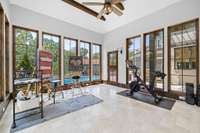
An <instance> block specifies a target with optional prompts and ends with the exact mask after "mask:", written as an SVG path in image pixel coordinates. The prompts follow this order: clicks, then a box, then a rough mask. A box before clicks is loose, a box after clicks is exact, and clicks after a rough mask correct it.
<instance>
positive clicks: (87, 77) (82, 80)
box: [64, 75, 100, 84]
mask: <svg viewBox="0 0 200 133" xmlns="http://www.w3.org/2000/svg"><path fill="white" fill-rule="evenodd" d="M89 80H90V77H89V76H81V77H80V82H84V81H89ZM92 80H100V76H97V75H96V76H92ZM73 82H74V80H73V79H72V78H66V79H64V84H72V83H73Z"/></svg>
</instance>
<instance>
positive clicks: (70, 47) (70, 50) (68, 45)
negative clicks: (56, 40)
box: [64, 39, 77, 84]
mask: <svg viewBox="0 0 200 133" xmlns="http://www.w3.org/2000/svg"><path fill="white" fill-rule="evenodd" d="M76 55H77V41H76V40H72V39H64V84H70V83H73V80H72V79H71V75H70V74H71V73H70V72H69V57H70V56H76Z"/></svg>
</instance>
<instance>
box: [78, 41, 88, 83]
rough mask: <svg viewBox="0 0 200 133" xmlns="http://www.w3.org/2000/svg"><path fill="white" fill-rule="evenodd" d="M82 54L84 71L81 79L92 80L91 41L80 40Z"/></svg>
mask: <svg viewBox="0 0 200 133" xmlns="http://www.w3.org/2000/svg"><path fill="white" fill-rule="evenodd" d="M80 56H83V71H82V73H81V79H80V81H89V80H90V43H87V42H80Z"/></svg>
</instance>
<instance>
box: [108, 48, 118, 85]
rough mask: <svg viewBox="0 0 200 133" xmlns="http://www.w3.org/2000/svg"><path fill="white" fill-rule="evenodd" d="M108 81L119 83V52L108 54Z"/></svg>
mask: <svg viewBox="0 0 200 133" xmlns="http://www.w3.org/2000/svg"><path fill="white" fill-rule="evenodd" d="M108 81H109V82H116V83H117V82H118V51H113V52H109V53H108Z"/></svg>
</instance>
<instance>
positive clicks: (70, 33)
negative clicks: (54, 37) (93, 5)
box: [10, 5, 103, 44]
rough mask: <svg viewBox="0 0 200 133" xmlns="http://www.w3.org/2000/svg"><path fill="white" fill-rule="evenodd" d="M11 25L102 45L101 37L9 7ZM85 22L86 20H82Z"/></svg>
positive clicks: (29, 11)
mask: <svg viewBox="0 0 200 133" xmlns="http://www.w3.org/2000/svg"><path fill="white" fill-rule="evenodd" d="M10 6H11V12H12V23H13V25H17V26H22V27H28V28H31V29H36V30H39V31H44V32H49V33H54V34H58V35H62V36H66V37H71V38H75V39H80V40H84V41H89V42H95V43H100V44H101V43H102V42H103V35H102V34H99V33H96V32H93V31H89V30H86V29H84V28H81V27H78V26H75V25H72V24H70V23H66V22H64V21H60V20H57V19H55V18H51V17H48V16H46V15H42V14H39V13H36V12H33V11H31V10H28V9H25V8H21V7H19V6H16V5H10ZM82 21H87V20H82Z"/></svg>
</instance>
